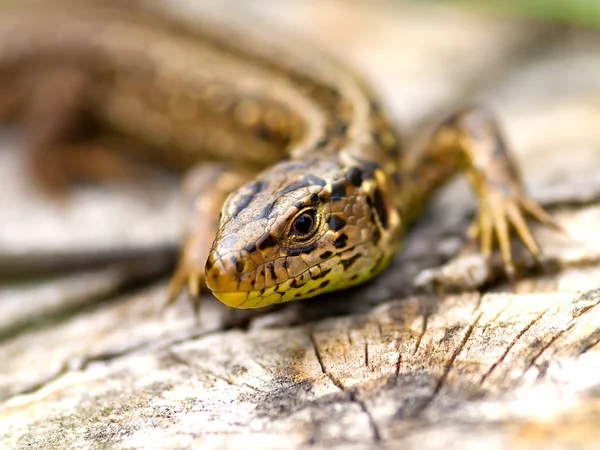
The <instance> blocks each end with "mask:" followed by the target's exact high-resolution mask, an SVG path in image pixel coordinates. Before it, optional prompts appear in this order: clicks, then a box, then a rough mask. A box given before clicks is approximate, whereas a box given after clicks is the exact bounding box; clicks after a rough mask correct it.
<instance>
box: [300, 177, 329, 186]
mask: <svg viewBox="0 0 600 450" xmlns="http://www.w3.org/2000/svg"><path fill="white" fill-rule="evenodd" d="M304 179H305V180H306V181H309V182H310V184H311V185H312V186H325V185H326V184H327V182H326V181H325V180H324V179H323V178H319V177H317V176H315V175H304Z"/></svg>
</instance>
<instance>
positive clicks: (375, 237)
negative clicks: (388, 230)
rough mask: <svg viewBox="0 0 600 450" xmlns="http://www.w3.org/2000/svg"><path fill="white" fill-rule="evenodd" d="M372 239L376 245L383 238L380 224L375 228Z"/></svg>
mask: <svg viewBox="0 0 600 450" xmlns="http://www.w3.org/2000/svg"><path fill="white" fill-rule="evenodd" d="M371 239H372V240H373V243H374V244H375V245H377V244H379V241H380V240H381V231H379V227H378V226H376V227H375V229H374V230H373V236H372V237H371Z"/></svg>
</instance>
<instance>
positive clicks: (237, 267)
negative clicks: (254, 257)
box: [231, 256, 244, 273]
mask: <svg viewBox="0 0 600 450" xmlns="http://www.w3.org/2000/svg"><path fill="white" fill-rule="evenodd" d="M231 262H232V263H233V265H234V266H235V270H236V272H238V273H242V272H243V271H244V263H243V261H240V260H239V259H238V258H237V256H232V257H231Z"/></svg>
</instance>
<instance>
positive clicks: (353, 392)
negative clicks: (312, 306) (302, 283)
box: [308, 331, 381, 441]
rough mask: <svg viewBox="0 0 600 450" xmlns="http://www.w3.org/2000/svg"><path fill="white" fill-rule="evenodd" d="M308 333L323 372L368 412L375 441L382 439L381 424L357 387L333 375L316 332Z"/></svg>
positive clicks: (351, 399) (350, 398) (364, 411)
mask: <svg viewBox="0 0 600 450" xmlns="http://www.w3.org/2000/svg"><path fill="white" fill-rule="evenodd" d="M308 335H309V339H310V342H311V344H312V346H313V349H314V351H315V355H316V357H317V361H318V363H319V366H320V367H321V372H323V374H324V375H325V376H326V377H327V378H329V380H330V381H331V382H332V383H333V384H334V385H335V386H336V387H337V388H338V389H339V390H340V391H342V392H343V393H344V394H346V395H347V396H348V398H349V400H350V401H352V402H354V403H356V404H357V405H358V407H359V408H360V409H361V411H362V412H363V413H364V414H366V416H367V420H368V421H369V426H370V428H371V432H372V433H373V439H374V440H375V441H380V440H381V432H380V430H379V426H378V425H377V423H376V422H375V419H374V418H373V415H372V414H371V412H370V411H369V409H368V408H367V405H366V404H365V402H364V401H363V400H362V399H360V398H359V397H358V394H357V392H356V390H355V389H346V387H345V386H344V384H343V383H342V382H341V380H339V379H338V378H337V377H336V376H335V375H333V374H332V373H331V372H330V371H329V370H327V367H326V366H325V362H324V361H323V357H322V355H321V351H320V350H319V346H318V344H317V341H316V339H315V335H314V332H312V331H309V333H308Z"/></svg>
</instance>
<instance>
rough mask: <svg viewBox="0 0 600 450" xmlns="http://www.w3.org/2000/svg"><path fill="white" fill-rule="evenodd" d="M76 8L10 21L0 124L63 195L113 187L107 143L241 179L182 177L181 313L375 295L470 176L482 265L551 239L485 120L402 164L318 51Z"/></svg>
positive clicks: (352, 81) (172, 293)
mask: <svg viewBox="0 0 600 450" xmlns="http://www.w3.org/2000/svg"><path fill="white" fill-rule="evenodd" d="M76 3H77V2H75V3H74V4H71V5H69V6H68V7H67V6H60V4H59V3H53V4H52V6H51V7H50V8H47V7H46V8H44V7H42V6H37V7H36V8H30V9H27V10H19V11H17V12H14V13H4V14H3V15H2V17H1V18H0V80H1V84H0V116H2V117H4V118H14V119H18V120H20V121H22V122H23V123H24V125H25V132H26V136H27V139H28V142H29V147H30V151H31V155H30V161H31V162H32V164H31V166H32V169H33V172H34V174H35V176H36V177H37V179H39V180H41V182H42V183H44V184H46V185H48V186H53V187H54V188H56V187H57V186H58V187H60V186H61V185H63V184H68V183H69V181H70V180H71V179H73V178H77V177H79V176H81V177H84V178H88V177H102V176H104V175H105V174H106V173H108V172H111V171H114V169H115V167H118V164H116V163H115V162H114V161H113V160H112V159H111V157H110V156H108V155H109V153H108V152H105V148H104V143H105V142H106V139H105V137H106V136H110V137H111V138H112V140H111V142H117V145H115V147H117V148H119V149H120V150H123V151H129V152H131V151H132V149H137V151H138V153H140V154H143V155H145V156H147V157H148V158H151V159H152V160H155V161H158V162H160V163H163V164H165V165H168V166H171V167H175V168H178V169H187V168H190V167H192V166H194V165H196V164H197V163H199V162H202V161H206V160H221V161H227V162H229V163H232V164H230V165H229V166H224V165H221V166H214V165H213V166H210V167H211V169H210V170H209V169H195V170H192V171H191V173H192V175H190V176H188V181H187V185H188V188H189V189H190V190H191V191H192V192H195V193H197V195H198V197H197V199H196V201H195V202H194V203H193V205H194V206H193V208H192V209H193V212H192V215H191V219H190V225H189V228H188V232H187V234H186V236H185V238H184V241H183V246H182V251H181V256H180V261H179V265H178V267H177V269H176V271H175V274H174V276H173V278H172V281H171V285H170V289H169V301H170V302H172V301H173V300H174V299H175V297H176V296H177V295H178V294H179V293H180V292H181V291H182V290H183V289H184V287H186V286H187V287H188V290H189V292H190V294H191V296H192V297H197V296H198V295H199V292H200V290H201V286H203V285H204V284H206V285H207V286H208V288H209V289H210V290H211V291H212V292H213V294H214V295H215V296H216V297H217V298H219V299H220V300H221V301H222V302H223V303H225V304H227V305H229V306H232V307H237V308H255V307H260V306H264V305H268V304H272V303H280V302H286V301H290V300H296V299H302V298H307V297H312V296H315V295H318V294H323V293H325V292H329V291H332V290H336V289H343V288H347V287H349V286H353V285H356V284H359V283H362V282H364V281H366V280H368V279H370V278H373V277H374V276H376V275H377V274H378V273H380V272H381V271H382V270H383V269H384V268H385V267H386V266H387V264H388V262H389V261H390V258H391V257H392V255H393V254H394V252H395V251H396V250H397V248H398V246H399V244H400V241H401V237H402V235H403V233H404V231H405V230H406V228H407V226H408V225H409V224H410V223H411V222H412V221H413V220H414V218H415V217H417V215H418V213H419V212H420V211H421V210H422V208H423V205H424V204H425V202H426V200H427V199H428V198H429V197H430V196H431V195H432V193H433V192H434V191H435V190H436V189H437V188H438V187H439V186H441V185H442V184H443V183H444V182H446V181H447V180H448V179H449V178H450V177H451V176H452V175H454V174H455V173H457V172H458V171H459V170H461V169H465V170H466V171H467V173H468V175H469V178H470V180H471V183H472V185H473V187H474V189H475V192H476V194H477V197H478V201H479V209H478V216H477V219H476V221H475V229H476V231H477V232H478V234H479V239H480V243H481V252H482V254H483V255H484V256H486V257H489V256H490V254H491V253H492V250H493V247H494V241H497V243H498V247H499V249H500V252H501V255H502V260H503V264H504V268H505V270H506V272H507V273H508V275H512V274H513V272H514V269H513V262H512V256H511V243H510V234H511V227H512V229H514V230H515V231H516V232H517V234H518V236H519V237H520V239H521V240H522V241H523V243H524V244H525V245H526V246H527V247H528V249H529V251H530V252H531V253H532V254H533V256H534V257H536V258H539V257H540V256H541V250H540V248H539V246H538V245H537V244H536V242H535V240H534V238H533V236H532V234H531V232H530V228H529V226H528V224H527V223H526V221H525V218H524V216H525V215H530V216H532V217H533V218H534V219H537V220H538V221H540V222H542V223H544V224H546V225H548V226H553V227H556V224H555V222H554V221H553V220H552V218H551V217H550V216H549V215H548V214H547V213H546V212H545V211H544V210H543V209H542V208H541V207H540V206H539V205H538V204H537V203H536V202H535V201H533V200H532V199H530V198H529V197H528V196H527V195H526V194H525V193H524V191H523V187H522V183H521V179H520V177H519V175H518V172H517V170H516V168H515V165H514V163H513V162H511V158H510V157H509V154H508V151H507V148H506V146H505V144H504V140H503V137H502V136H501V133H500V130H499V128H498V126H497V125H496V122H495V120H494V118H493V117H492V116H491V115H490V114H489V113H488V112H486V111H484V110H481V109H478V108H467V109H463V110H462V111H460V112H458V113H456V114H454V115H452V116H450V117H449V118H447V119H446V120H445V121H443V122H441V123H440V125H439V126H438V127H437V128H436V129H435V130H434V131H433V133H432V135H431V137H430V139H429V141H428V144H427V145H425V146H424V147H423V148H422V149H420V151H416V152H408V151H406V150H404V149H403V148H402V147H401V143H400V139H399V136H398V135H397V133H396V131H395V129H394V127H393V126H392V124H391V122H390V120H389V119H388V118H387V116H386V114H385V112H384V111H383V110H382V107H381V106H380V102H379V101H378V99H377V98H376V96H375V95H374V94H373V92H372V90H371V89H370V88H369V86H368V85H367V83H365V81H363V80H362V79H361V78H360V77H359V76H357V75H355V74H354V73H353V72H352V71H351V70H350V69H348V68H347V67H344V66H343V65H341V64H338V63H337V62H335V61H334V60H332V59H331V58H329V57H328V56H325V55H324V54H322V53H321V52H318V51H314V50H313V49H312V48H308V47H305V46H303V45H298V46H292V45H287V41H286V40H285V39H282V40H281V41H280V40H279V39H278V40H271V41H270V42H264V41H260V40H257V39H254V38H253V37H252V35H251V33H250V34H249V35H248V36H246V34H245V32H244V30H235V31H234V32H230V31H228V32H225V31H224V30H223V29H222V28H220V27H219V26H218V25H215V24H211V23H209V22H206V23H204V24H203V25H202V26H198V27H190V26H187V25H186V26H184V25H182V24H180V23H178V22H177V21H173V20H170V19H166V18H163V17H160V16H158V15H155V14H151V13H147V12H141V11H138V10H137V9H128V8H124V7H123V8H114V7H107V6H99V5H96V6H93V7H92V6H91V5H90V4H89V2H86V3H84V4H85V6H81V5H77V4H76ZM228 33H232V34H228ZM274 41H276V42H274ZM83 125H85V127H83ZM134 141H135V142H136V145H130V144H131V142H134ZM140 143H141V144H142V145H141V146H140V145H138V144H140ZM119 144H120V145H119ZM90 155H93V157H92V156H90ZM73 161H75V162H73ZM215 167H218V169H219V171H218V172H215V171H214V170H213V169H214V168H215ZM240 167H242V168H243V170H239V168H240ZM236 170H237V171H236ZM221 206H222V207H221ZM219 209H220V210H221V215H220V217H219V213H218V210H219ZM215 236H216V237H215Z"/></svg>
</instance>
